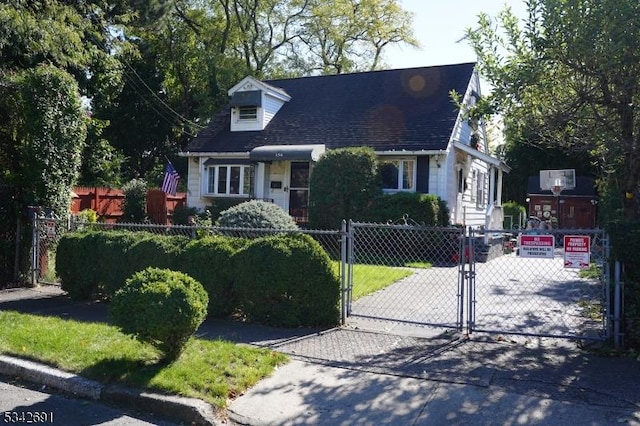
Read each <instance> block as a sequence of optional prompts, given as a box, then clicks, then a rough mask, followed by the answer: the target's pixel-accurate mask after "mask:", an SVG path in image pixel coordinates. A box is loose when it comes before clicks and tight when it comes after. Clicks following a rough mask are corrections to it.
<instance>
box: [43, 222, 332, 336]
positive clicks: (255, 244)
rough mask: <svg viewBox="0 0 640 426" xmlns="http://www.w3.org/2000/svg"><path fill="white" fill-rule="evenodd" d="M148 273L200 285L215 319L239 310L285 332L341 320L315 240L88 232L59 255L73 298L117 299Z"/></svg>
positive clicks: (68, 241)
mask: <svg viewBox="0 0 640 426" xmlns="http://www.w3.org/2000/svg"><path fill="white" fill-rule="evenodd" d="M250 247H252V248H250ZM148 267H154V268H163V269H171V270H175V271H181V272H184V273H186V274H188V275H189V276H191V277H193V278H194V279H196V280H198V281H199V282H201V283H202V285H203V286H204V288H205V290H206V292H207V294H208V296H209V301H208V303H209V312H210V314H211V315H212V316H216V317H220V316H225V315H228V314H231V313H233V312H234V311H236V310H237V309H240V310H241V311H242V312H244V313H245V314H246V315H247V317H248V318H251V320H253V321H267V322H268V323H270V324H278V325H283V326H298V325H307V326H315V325H334V324H335V323H336V322H337V321H338V300H339V295H340V291H339V286H340V283H339V280H338V278H337V276H336V275H335V273H334V271H333V269H332V266H331V263H330V260H329V257H328V255H327V253H326V252H325V251H324V250H323V249H322V247H321V246H320V244H319V243H318V242H317V241H315V240H314V239H313V238H311V237H310V236H308V235H302V234H297V233H296V234H291V235H280V236H269V237H261V238H256V239H254V240H247V239H241V238H230V237H223V236H208V237H204V238H200V239H196V240H188V239H187V238H185V237H180V236H161V235H153V234H149V233H144V232H113V231H107V232H105V231H101V232H98V231H87V232H74V233H67V234H65V235H64V236H63V237H62V238H61V240H60V243H59V245H58V250H57V251H56V270H57V272H58V275H59V277H60V280H61V285H62V289H63V290H65V291H66V292H67V293H68V294H69V296H70V297H72V298H73V299H81V300H90V299H93V298H96V297H102V298H105V299H109V298H112V297H113V295H114V294H115V293H117V292H118V291H119V290H120V289H121V288H122V286H123V285H124V283H125V282H126V280H127V278H128V277H130V276H131V275H132V274H134V273H135V272H137V271H141V270H143V269H145V268H148Z"/></svg>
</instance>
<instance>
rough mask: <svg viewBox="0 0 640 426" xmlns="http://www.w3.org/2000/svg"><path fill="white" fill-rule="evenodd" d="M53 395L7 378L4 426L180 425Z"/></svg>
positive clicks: (1, 398)
mask: <svg viewBox="0 0 640 426" xmlns="http://www.w3.org/2000/svg"><path fill="white" fill-rule="evenodd" d="M49 392H50V391H49V390H48V389H47V388H44V389H42V388H41V389H40V390H35V389H31V388H29V387H25V385H24V384H22V383H18V382H15V381H10V380H6V378H5V379H4V381H0V425H5V424H6V425H11V424H13V425H18V424H44V425H65V426H87V425H109V426H124V425H126V426H144V425H159V426H173V425H177V423H171V422H167V421H164V420H163V419H159V418H158V417H154V416H152V415H149V414H141V413H131V412H127V411H123V410H122V409H120V408H114V407H109V406H107V405H104V404H100V403H97V402H92V401H87V400H85V399H74V398H71V397H67V396H64V395H60V394H56V393H55V392H52V393H49Z"/></svg>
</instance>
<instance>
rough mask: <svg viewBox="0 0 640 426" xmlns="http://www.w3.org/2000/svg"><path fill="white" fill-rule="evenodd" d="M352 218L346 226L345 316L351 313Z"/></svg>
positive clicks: (353, 242)
mask: <svg viewBox="0 0 640 426" xmlns="http://www.w3.org/2000/svg"><path fill="white" fill-rule="evenodd" d="M354 245H355V241H354V237H353V220H351V219H349V227H348V228H347V316H349V315H351V301H352V299H353V260H354V259H353V246H354Z"/></svg>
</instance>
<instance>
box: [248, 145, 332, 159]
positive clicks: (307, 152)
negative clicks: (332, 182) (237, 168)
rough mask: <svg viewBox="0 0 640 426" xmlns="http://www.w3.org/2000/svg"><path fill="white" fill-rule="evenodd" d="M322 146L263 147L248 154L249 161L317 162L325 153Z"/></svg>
mask: <svg viewBox="0 0 640 426" xmlns="http://www.w3.org/2000/svg"><path fill="white" fill-rule="evenodd" d="M325 149H326V147H325V145H324V144H317V145H264V146H259V147H257V148H253V149H252V150H251V151H250V152H249V159H250V160H251V161H260V162H268V161H283V160H287V161H295V160H300V161H318V160H319V159H320V157H321V156H322V154H324V152H325Z"/></svg>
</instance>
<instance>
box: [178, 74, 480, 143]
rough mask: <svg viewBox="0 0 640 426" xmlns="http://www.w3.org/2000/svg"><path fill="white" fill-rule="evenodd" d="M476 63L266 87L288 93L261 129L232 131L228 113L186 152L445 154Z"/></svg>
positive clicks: (273, 82)
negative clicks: (318, 148) (310, 147)
mask: <svg viewBox="0 0 640 426" xmlns="http://www.w3.org/2000/svg"><path fill="white" fill-rule="evenodd" d="M474 65H475V64H473V63H465V64H457V65H444V66H435V67H427V68H408V69H400V70H388V71H372V72H364V73H354V74H338V75H327V76H316V77H302V78H295V79H284V80H270V81H265V83H267V84H270V85H272V86H275V87H279V88H282V89H283V90H284V91H285V92H286V93H288V94H289V95H290V96H291V101H289V102H287V103H285V104H284V106H283V107H282V108H281V109H280V111H279V112H278V113H277V114H276V115H275V117H274V118H273V119H272V121H271V122H270V123H269V125H268V126H267V127H266V129H265V130H263V131H246V132H231V131H230V130H229V124H230V118H231V114H230V108H229V107H228V106H227V107H225V108H224V109H223V110H222V111H220V113H219V114H217V115H216V117H214V119H213V120H212V121H211V123H210V124H209V125H208V127H207V128H206V129H205V130H203V131H201V132H200V133H199V134H198V135H197V136H196V137H195V138H194V139H193V140H192V141H191V143H190V144H189V146H188V148H187V150H186V151H189V152H245V151H250V150H251V149H253V148H255V147H258V146H262V145H299V144H325V145H326V147H327V149H335V148H341V147H348V146H363V145H366V146H370V147H372V148H374V149H375V150H376V151H390V150H437V149H446V147H447V144H448V142H449V138H450V136H451V133H452V131H453V126H454V124H455V121H456V118H457V116H458V109H457V108H456V106H455V105H454V103H453V102H452V100H451V97H450V94H449V93H450V92H451V90H455V91H456V92H458V93H460V94H464V93H465V92H466V90H467V86H468V85H469V82H470V80H471V76H472V73H473V69H474Z"/></svg>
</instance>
